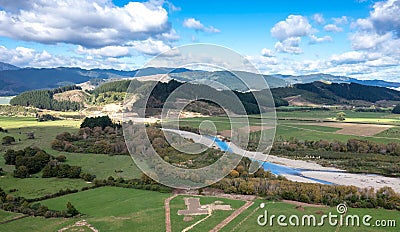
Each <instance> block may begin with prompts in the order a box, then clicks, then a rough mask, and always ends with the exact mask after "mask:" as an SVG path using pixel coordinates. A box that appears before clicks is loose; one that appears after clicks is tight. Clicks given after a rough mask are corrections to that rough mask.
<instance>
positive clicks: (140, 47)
mask: <svg viewBox="0 0 400 232" xmlns="http://www.w3.org/2000/svg"><path fill="white" fill-rule="evenodd" d="M129 45H130V46H132V48H133V49H135V50H136V51H138V52H141V53H143V54H146V55H158V54H160V53H162V52H165V51H168V50H170V49H171V47H170V46H168V45H167V44H165V43H164V42H163V41H161V40H154V39H151V38H149V39H147V40H143V41H133V42H131V43H129Z"/></svg>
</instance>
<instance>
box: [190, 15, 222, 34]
mask: <svg viewBox="0 0 400 232" xmlns="http://www.w3.org/2000/svg"><path fill="white" fill-rule="evenodd" d="M183 26H184V27H186V28H190V29H195V30H196V31H203V32H207V33H218V32H220V30H219V29H217V28H215V27H213V26H209V27H206V26H204V25H203V24H202V23H201V22H200V21H199V20H197V19H195V18H188V19H185V20H184V21H183Z"/></svg>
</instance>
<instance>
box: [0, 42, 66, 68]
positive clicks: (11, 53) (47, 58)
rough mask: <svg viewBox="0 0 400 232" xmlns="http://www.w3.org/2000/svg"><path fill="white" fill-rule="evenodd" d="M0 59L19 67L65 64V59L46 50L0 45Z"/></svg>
mask: <svg viewBox="0 0 400 232" xmlns="http://www.w3.org/2000/svg"><path fill="white" fill-rule="evenodd" d="M0 60H1V61H3V62H6V63H10V64H13V65H16V66H19V67H27V66H30V67H56V66H62V65H64V64H65V60H63V59H60V57H55V56H52V55H50V54H49V53H48V52H47V51H46V50H44V51H42V52H39V51H35V50H34V49H31V48H26V47H16V48H15V49H8V48H6V47H4V46H0Z"/></svg>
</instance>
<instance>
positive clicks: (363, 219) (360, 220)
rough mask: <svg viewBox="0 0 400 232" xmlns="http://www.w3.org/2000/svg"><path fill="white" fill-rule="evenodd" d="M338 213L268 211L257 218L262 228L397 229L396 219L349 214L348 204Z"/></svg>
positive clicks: (338, 207) (261, 206)
mask: <svg viewBox="0 0 400 232" xmlns="http://www.w3.org/2000/svg"><path fill="white" fill-rule="evenodd" d="M265 206H266V205H265V203H261V204H260V208H261V209H263V208H264V207H265ZM336 211H337V213H332V212H329V213H328V214H322V215H318V216H315V215H311V214H304V215H296V214H292V215H283V214H281V215H275V214H269V213H268V210H267V209H265V210H264V214H261V215H259V216H258V217H257V224H258V225H260V226H267V225H268V226H270V227H272V226H282V227H287V226H294V227H296V226H309V227H321V226H325V225H330V226H335V227H336V226H345V227H360V226H366V227H396V220H395V219H376V220H374V219H373V217H372V216H371V215H368V214H365V215H362V216H361V215H357V214H347V211H348V208H347V206H346V204H344V203H342V204H339V205H337V207H336Z"/></svg>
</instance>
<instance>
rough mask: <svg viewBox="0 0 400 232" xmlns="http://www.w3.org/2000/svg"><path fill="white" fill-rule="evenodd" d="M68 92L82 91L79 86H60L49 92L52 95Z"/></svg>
mask: <svg viewBox="0 0 400 232" xmlns="http://www.w3.org/2000/svg"><path fill="white" fill-rule="evenodd" d="M70 90H82V88H81V87H80V86H77V85H69V86H62V87H59V88H56V89H53V90H50V91H51V93H52V94H56V93H64V92H67V91H70Z"/></svg>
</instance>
